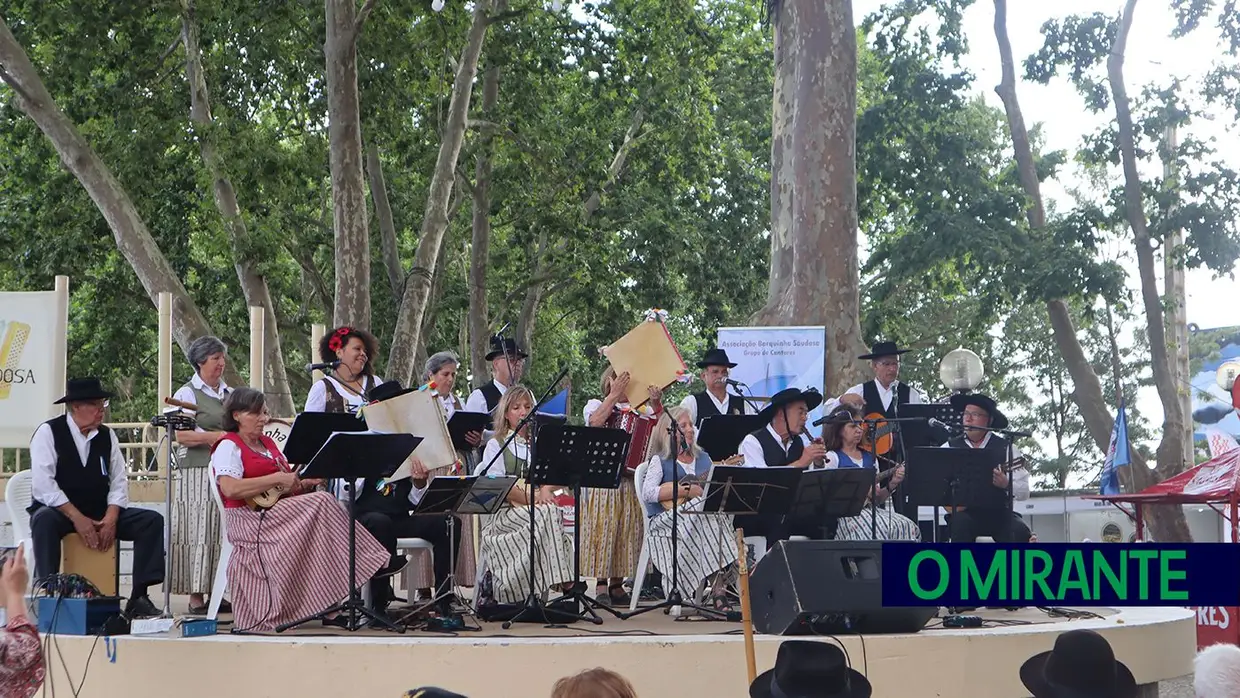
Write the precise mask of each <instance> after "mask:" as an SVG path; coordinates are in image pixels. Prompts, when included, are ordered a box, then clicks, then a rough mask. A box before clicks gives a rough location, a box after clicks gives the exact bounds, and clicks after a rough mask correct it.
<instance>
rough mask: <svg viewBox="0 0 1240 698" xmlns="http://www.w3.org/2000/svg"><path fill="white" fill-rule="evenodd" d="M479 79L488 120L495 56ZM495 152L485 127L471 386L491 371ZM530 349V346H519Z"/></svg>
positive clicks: (495, 87)
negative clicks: (488, 360) (490, 279)
mask: <svg viewBox="0 0 1240 698" xmlns="http://www.w3.org/2000/svg"><path fill="white" fill-rule="evenodd" d="M507 9H508V0H496V3H495V11H496V12H497V13H498V12H505V11H507ZM488 62H489V63H490V65H488V66H487V71H486V75H484V76H483V78H482V109H481V110H480V112H479V115H480V116H481V117H482V118H483V119H491V112H493V111H494V110H495V105H496V104H497V103H498V102H499V77H500V66H499V62H498V61H497V60H496V59H495V57H494V56H491V57H490V58H489V59H488ZM494 154H495V131H494V129H485V130H484V131H483V132H482V143H481V144H480V146H479V148H478V156H477V158H476V159H475V160H474V189H473V204H474V215H473V233H472V237H471V241H470V249H469V335H470V338H471V341H470V343H469V367H470V370H472V371H473V374H474V380H473V387H475V388H480V387H482V386H483V385H485V384H486V382H487V380H488V379H489V378H490V374H489V373H488V372H487V371H485V370H483V367H484V366H486V354H487V351H488V350H489V348H490V347H489V345H490V341H489V339H490V336H491V327H490V322H489V318H490V312H491V311H490V310H489V309H488V308H487V269H488V268H489V267H490V264H491V158H492V157H493V156H494ZM522 348H524V349H525V350H526V351H529V347H522Z"/></svg>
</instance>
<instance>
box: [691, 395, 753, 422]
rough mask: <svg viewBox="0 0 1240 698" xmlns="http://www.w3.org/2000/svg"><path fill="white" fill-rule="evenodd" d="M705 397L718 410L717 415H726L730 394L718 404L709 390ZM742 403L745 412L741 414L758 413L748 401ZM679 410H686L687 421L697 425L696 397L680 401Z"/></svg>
mask: <svg viewBox="0 0 1240 698" xmlns="http://www.w3.org/2000/svg"><path fill="white" fill-rule="evenodd" d="M706 397H708V398H710V401H711V402H713V403H715V409H717V410H719V414H727V413H728V400H729V399H730V398H731V393H728V394H726V395H724V396H723V401H722V402H720V401H719V400H718V399H717V398H715V394H714V393H712V392H710V391H709V390H707V391H706ZM743 402H744V403H745V410H744V411H743V412H741V414H757V413H758V411H757V410H755V409H754V408H753V405H751V404H749V401H748V400H743ZM680 409H682V410H687V411H688V412H689V419H690V420H692V422H693V423H694V424H697V423H698V413H697V398H696V397H694V396H693V395H690V396H688V397H686V398H685V399H683V400H681V401H680Z"/></svg>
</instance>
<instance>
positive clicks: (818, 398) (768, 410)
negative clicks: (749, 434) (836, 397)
mask: <svg viewBox="0 0 1240 698" xmlns="http://www.w3.org/2000/svg"><path fill="white" fill-rule="evenodd" d="M794 402H804V403H805V408H806V409H808V410H811V411H812V410H813V409H814V408H815V407H817V406H819V405H821V404H822V393H820V392H818V390H817V389H815V388H809V389H808V390H801V389H800V388H784V389H783V390H781V391H779V392H778V393H775V394H774V395H772V396H771V402H770V404H768V405H767V406H766V407H763V408H762V411H761V412H759V413H758V416H759V417H761V418H762V421H764V422H769V421H771V420H772V419H774V418H775V411H776V410H778V409H780V408H783V407H785V406H787V405H791V404H792V403H794Z"/></svg>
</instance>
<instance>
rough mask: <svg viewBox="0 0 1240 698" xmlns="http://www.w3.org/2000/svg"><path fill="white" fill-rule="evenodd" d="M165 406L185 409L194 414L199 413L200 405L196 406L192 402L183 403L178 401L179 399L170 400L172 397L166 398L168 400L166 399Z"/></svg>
mask: <svg viewBox="0 0 1240 698" xmlns="http://www.w3.org/2000/svg"><path fill="white" fill-rule="evenodd" d="M164 404H165V405H172V406H173V407H180V408H181V409H183V410H190V411H192V412H197V411H198V405H195V404H194V403H192V402H182V401H180V400H177V399H175V398H170V397H166V398H164Z"/></svg>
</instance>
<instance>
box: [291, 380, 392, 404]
mask: <svg viewBox="0 0 1240 698" xmlns="http://www.w3.org/2000/svg"><path fill="white" fill-rule="evenodd" d="M327 380H329V381H331V382H332V387H333V388H335V389H336V392H337V393H339V395H340V397H341V398H342V399H344V404H345V409H346V410H348V411H349V412H357V410H358V408H360V407H361V406H362V405H364V404H366V396H365V395H358V394H356V393H354V392H353V390H352V389H350V388H346V387H345V386H344V383H341V382H340V381H338V380H336V379H335V378H333V377H331V376H327ZM383 382H384V381H383V379H382V378H380V377H378V376H375V378H374V384H375V385H379V384H380V383H383ZM362 384H363V385H365V380H364V379H363V383H362ZM302 411H303V412H326V411H327V387H326V386H324V385H323V381H321V380H318V381H315V382H314V385H312V386H310V394H309V395H307V396H306V409H304V410H302Z"/></svg>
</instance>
